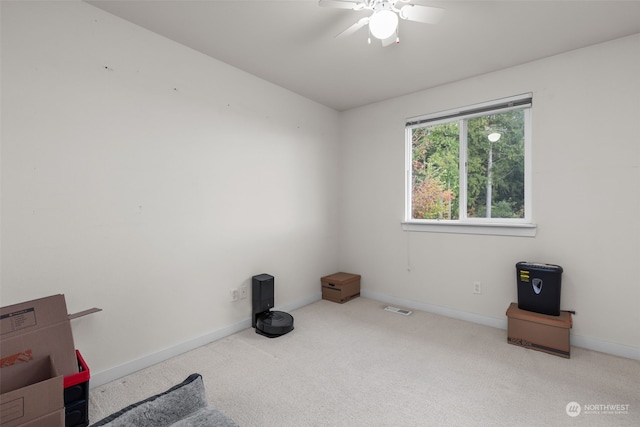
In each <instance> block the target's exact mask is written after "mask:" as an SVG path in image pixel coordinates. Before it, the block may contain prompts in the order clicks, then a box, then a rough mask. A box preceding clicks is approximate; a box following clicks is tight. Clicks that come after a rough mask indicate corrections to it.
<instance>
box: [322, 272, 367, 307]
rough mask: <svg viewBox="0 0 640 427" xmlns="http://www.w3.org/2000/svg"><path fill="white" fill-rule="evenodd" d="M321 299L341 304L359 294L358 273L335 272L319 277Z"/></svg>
mask: <svg viewBox="0 0 640 427" xmlns="http://www.w3.org/2000/svg"><path fill="white" fill-rule="evenodd" d="M320 282H321V283H322V299H326V300H329V301H333V302H338V303H340V304H343V303H345V302H347V301H350V300H352V299H354V298H356V297H358V296H360V275H359V274H351V273H335V274H332V275H330V276H324V277H321V278H320Z"/></svg>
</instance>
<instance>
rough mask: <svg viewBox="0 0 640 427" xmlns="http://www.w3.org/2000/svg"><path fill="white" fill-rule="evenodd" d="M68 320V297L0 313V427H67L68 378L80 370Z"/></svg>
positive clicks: (43, 300) (38, 300)
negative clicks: (65, 424)
mask: <svg viewBox="0 0 640 427" xmlns="http://www.w3.org/2000/svg"><path fill="white" fill-rule="evenodd" d="M69 318H70V316H69V315H68V314H67V305H66V302H65V299H64V295H53V296H50V297H46V298H40V299H36V300H33V301H27V302H23V303H20V304H14V305H10V306H7V307H2V308H0V375H1V377H2V383H1V384H2V386H1V389H2V397H1V399H2V410H1V412H0V426H2V427H14V426H22V425H30V426H40V425H42V426H47V427H51V426H57V425H61V426H63V425H64V419H65V415H64V414H65V407H64V378H65V377H67V376H74V375H76V374H78V371H79V368H78V359H77V356H76V350H75V346H74V343H73V334H72V332H71V323H70V321H69ZM60 419H61V420H62V423H61V424H56V423H57V422H58V421H57V420H60Z"/></svg>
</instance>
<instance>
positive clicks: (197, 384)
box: [92, 374, 237, 427]
mask: <svg viewBox="0 0 640 427" xmlns="http://www.w3.org/2000/svg"><path fill="white" fill-rule="evenodd" d="M97 426H108V427H169V426H171V427H237V424H236V423H234V422H233V421H232V420H231V419H230V418H228V417H227V416H226V415H224V414H223V413H222V412H220V411H218V410H217V409H215V408H212V407H210V406H208V404H207V398H206V394H205V390H204V382H203V381H202V376H201V375H200V374H191V375H189V377H188V378H187V379H186V380H184V381H183V382H182V383H180V384H178V385H176V386H174V387H171V388H170V389H169V390H167V391H165V392H164V393H160V394H157V395H155V396H152V397H150V398H148V399H145V400H142V401H140V402H138V403H134V404H133V405H130V406H127V407H126V408H124V409H122V410H120V411H118V412H116V413H115V414H112V415H109V416H108V417H106V418H104V419H102V420H100V421H98V422H97V423H95V424H92V427H97Z"/></svg>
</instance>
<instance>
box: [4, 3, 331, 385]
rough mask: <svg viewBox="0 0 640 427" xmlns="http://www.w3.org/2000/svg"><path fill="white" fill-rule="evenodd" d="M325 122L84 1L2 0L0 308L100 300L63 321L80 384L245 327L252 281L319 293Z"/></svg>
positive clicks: (324, 249) (327, 177)
mask: <svg viewBox="0 0 640 427" xmlns="http://www.w3.org/2000/svg"><path fill="white" fill-rule="evenodd" d="M338 119H339V115H338V113H337V112H335V111H333V110H331V109H329V108H326V107H323V106H320V105H319V104H316V103H313V102H311V101H309V100H307V99H304V98H302V97H300V96H298V95H295V94H293V93H291V92H288V91H285V90H283V89H281V88H279V87H276V86H274V85H272V84H269V83H267V82H265V81H262V80H260V79H258V78H255V77H253V76H251V75H248V74H246V73H243V72H241V71H239V70H237V69H234V68H232V67H230V66H228V65H226V64H223V63H221V62H219V61H216V60H213V59H211V58H209V57H206V56H204V55H202V54H200V53H198V52H195V51H193V50H190V49H187V48H185V47H183V46H181V45H178V44H176V43H174V42H172V41H169V40H167V39H165V38H162V37H160V36H157V35H155V34H153V33H151V32H148V31H146V30H144V29H142V28H140V27H137V26H135V25H132V24H130V23H128V22H125V21H123V20H121V19H118V18H116V17H114V16H112V15H109V14H107V13H105V12H103V11H101V10H99V9H96V8H94V7H92V6H90V5H88V4H85V3H80V2H43V3H40V2H20V3H13V2H2V135H1V136H2V242H1V243H2V284H1V285H2V286H1V290H2V294H1V297H2V301H1V303H2V305H3V306H4V305H9V304H13V303H17V302H21V301H25V300H29V299H33V298H39V297H43V296H47V295H51V294H56V293H63V294H65V295H66V299H67V305H68V309H69V312H77V311H80V310H83V309H86V308H89V307H94V306H97V307H100V308H102V309H103V311H102V312H101V313H97V314H93V315H91V316H88V317H85V318H81V319H78V320H74V321H73V323H72V324H73V332H74V337H75V344H76V347H77V348H79V349H80V350H81V352H82V353H83V355H84V356H85V358H86V360H87V361H88V362H89V363H90V368H91V369H92V385H96V384H97V382H96V381H98V382H104V381H106V380H108V379H113V378H108V377H101V373H103V372H105V371H108V370H109V371H110V372H111V374H110V375H111V376H113V375H116V374H118V372H119V373H120V374H124V373H127V370H128V369H131V366H133V367H135V364H134V365H131V366H128V367H125V368H123V369H124V370H122V371H118V369H117V367H118V366H120V365H122V364H130V363H131V361H132V360H136V359H140V358H142V359H143V360H142V361H141V362H140V363H139V364H138V365H141V364H142V365H144V364H147V363H152V362H153V361H155V360H156V359H158V358H159V357H160V358H161V357H165V356H168V355H170V352H169V353H167V351H166V349H171V348H175V347H176V346H178V349H185V348H187V347H189V345H192V344H193V345H195V344H197V343H203V341H206V340H207V339H212V338H215V337H216V336H219V334H220V333H222V334H224V333H228V332H229V331H232V330H234V328H235V329H237V328H242V327H247V326H249V323H248V319H249V318H250V313H251V298H250V297H249V298H248V299H246V300H243V301H240V302H231V301H230V294H229V290H230V289H231V288H237V287H238V286H240V285H248V286H249V292H250V280H251V276H253V275H255V274H260V273H269V274H273V275H274V276H275V278H276V305H277V306H280V307H282V306H288V307H292V306H295V305H301V304H305V303H308V302H309V301H312V300H315V299H319V298H320V280H319V279H320V277H321V276H323V275H326V274H331V273H333V272H335V268H336V267H337V252H336V251H335V250H334V249H335V247H336V246H337V239H338V237H337V232H338V226H337V224H338V223H337V210H336V205H337V203H336V202H337V196H336V194H337V188H338V185H337V184H338V169H337V166H336V162H335V158H336V157H337V147H338V146H337V144H338V124H339V122H338ZM185 342H186V343H187V344H186V345H183V346H182V347H180V345H179V344H180V343H185ZM189 343H191V344H189ZM163 351H164V353H163ZM171 351H173V350H171ZM158 353H160V355H159V356H154V355H157V354H158ZM94 379H95V381H94Z"/></svg>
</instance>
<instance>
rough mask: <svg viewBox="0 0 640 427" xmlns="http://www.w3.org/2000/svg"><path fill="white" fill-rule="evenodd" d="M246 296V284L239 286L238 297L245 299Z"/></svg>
mask: <svg viewBox="0 0 640 427" xmlns="http://www.w3.org/2000/svg"><path fill="white" fill-rule="evenodd" d="M246 297H247V285H242V286H240V299H245V298H246Z"/></svg>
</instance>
